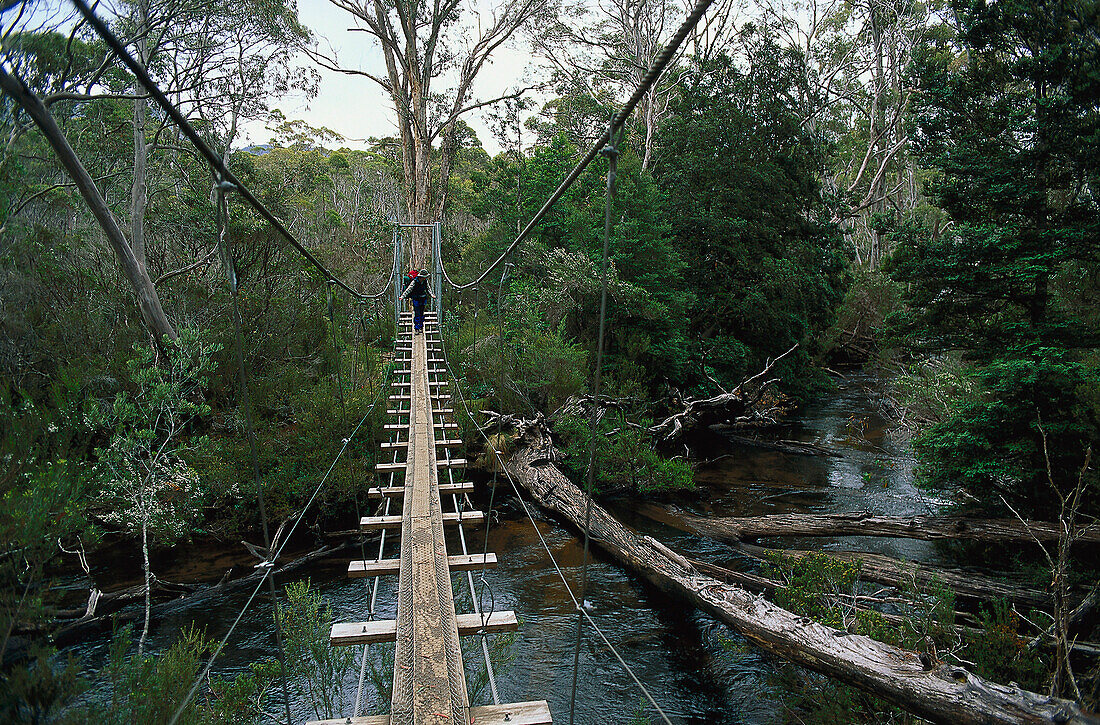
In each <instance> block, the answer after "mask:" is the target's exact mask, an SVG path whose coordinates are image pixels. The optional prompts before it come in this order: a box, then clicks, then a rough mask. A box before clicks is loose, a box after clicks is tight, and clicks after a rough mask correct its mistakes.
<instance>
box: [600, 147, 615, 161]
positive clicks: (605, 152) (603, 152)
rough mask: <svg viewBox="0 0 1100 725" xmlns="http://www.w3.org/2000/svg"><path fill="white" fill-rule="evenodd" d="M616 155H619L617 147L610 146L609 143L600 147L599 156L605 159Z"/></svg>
mask: <svg viewBox="0 0 1100 725" xmlns="http://www.w3.org/2000/svg"><path fill="white" fill-rule="evenodd" d="M618 155H619V149H618V147H616V146H612V145H611V144H607V145H606V146H604V147H603V148H602V149H600V156H603V157H604V158H605V159H610V158H614V157H616V156H618Z"/></svg>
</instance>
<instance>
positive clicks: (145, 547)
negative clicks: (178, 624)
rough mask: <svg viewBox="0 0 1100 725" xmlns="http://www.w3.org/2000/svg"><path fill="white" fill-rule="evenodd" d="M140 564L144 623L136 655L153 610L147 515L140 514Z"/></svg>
mask: <svg viewBox="0 0 1100 725" xmlns="http://www.w3.org/2000/svg"><path fill="white" fill-rule="evenodd" d="M141 566H142V570H143V571H144V572H145V623H144V624H143V625H142V627H141V639H139V640H138V650H137V651H138V657H141V654H142V652H144V651H145V638H146V637H148V636H149V615H150V613H151V612H152V610H153V572H152V570H151V569H150V568H149V516H148V514H142V519H141Z"/></svg>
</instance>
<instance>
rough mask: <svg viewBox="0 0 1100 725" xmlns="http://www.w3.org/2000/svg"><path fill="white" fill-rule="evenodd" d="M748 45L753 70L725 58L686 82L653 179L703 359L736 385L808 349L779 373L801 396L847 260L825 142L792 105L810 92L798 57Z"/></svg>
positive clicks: (763, 43)
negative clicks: (824, 187) (821, 175)
mask: <svg viewBox="0 0 1100 725" xmlns="http://www.w3.org/2000/svg"><path fill="white" fill-rule="evenodd" d="M746 38H747V39H746V53H747V54H748V63H747V67H740V66H738V65H737V64H735V63H734V62H733V61H732V60H730V59H729V58H725V57H722V58H718V59H716V60H715V61H714V65H713V66H712V67H707V68H698V69H694V70H693V72H692V73H691V74H690V75H689V76H688V78H687V79H686V82H685V85H684V88H683V90H682V92H681V93H680V95H679V97H678V98H677V99H676V100H675V101H674V103H673V105H672V107H671V117H670V118H669V120H668V122H667V123H666V124H665V126H664V127H663V128H662V130H661V135H660V141H661V143H660V148H659V152H658V157H657V164H656V178H657V180H658V182H659V183H660V184H661V185H662V187H663V188H664V189H665V190H666V192H667V203H666V207H665V216H666V218H667V219H669V220H670V223H671V224H672V232H673V234H674V236H675V238H676V239H677V242H678V244H679V245H680V247H681V248H682V249H690V250H692V256H691V258H689V259H688V260H687V261H688V265H687V269H686V270H685V278H686V281H687V284H688V287H689V289H690V291H691V292H692V293H693V296H694V299H695V302H694V303H693V304H691V305H690V306H689V308H688V310H687V314H688V318H689V320H690V325H689V331H688V334H689V335H690V337H691V338H693V339H698V340H699V341H700V342H699V343H698V350H699V353H697V354H699V355H700V356H703V355H704V354H705V359H706V362H707V364H708V365H709V366H710V367H711V368H712V369H713V370H714V371H715V372H716V373H717V374H718V377H719V379H720V380H725V381H727V382H728V381H733V382H734V383H736V382H739V381H740V380H741V379H742V378H743V377H744V376H745V375H746V374H748V373H749V372H750V371H755V370H756V369H759V367H760V366H762V364H763V362H764V359H765V358H766V357H774V356H776V355H778V354H779V353H782V352H784V351H785V350H787V349H788V348H789V347H791V346H792V345H793V344H794V343H795V342H801V343H802V348H801V350H800V351H799V353H798V354H797V355H793V356H791V357H790V358H788V359H786V360H785V361H784V362H783V363H782V364H781V366H780V367H781V368H782V369H780V370H779V371H778V372H779V374H780V375H781V376H782V377H783V379H784V381H785V382H788V383H791V384H793V385H794V386H796V387H797V386H798V385H799V384H802V385H805V383H806V382H808V380H807V379H808V377H809V375H810V374H809V373H808V372H807V369H806V368H807V365H808V362H809V360H810V356H811V355H812V354H813V352H814V351H815V348H814V341H815V339H816V336H817V335H819V334H820V333H821V332H822V331H824V330H825V329H826V328H828V327H829V325H830V324H832V322H833V317H834V309H835V307H836V305H837V304H838V303H839V302H840V300H841V298H842V295H843V292H844V287H845V283H846V277H845V269H846V265H847V261H846V259H845V256H844V254H842V252H841V247H840V244H841V240H840V236H839V234H837V232H836V230H835V229H834V228H833V227H832V225H831V224H830V223H829V221H828V219H829V209H828V207H827V206H826V204H825V200H824V198H823V196H822V194H821V192H820V189H819V186H818V181H817V174H818V172H819V170H820V168H821V163H822V159H821V144H820V140H819V139H818V138H817V137H815V136H814V135H813V134H812V133H811V132H810V131H809V130H808V128H809V127H808V126H807V125H806V124H803V123H802V122H801V116H800V115H799V113H798V109H797V108H796V107H795V105H794V101H793V98H795V97H797V96H798V94H799V92H800V90H804V89H802V88H801V86H800V84H801V83H803V79H804V76H803V75H802V74H801V72H800V70H799V68H800V65H799V63H798V62H797V57H796V56H795V55H794V52H793V51H790V50H786V49H782V48H780V47H779V46H778V45H776V44H775V43H774V42H773V41H772V40H770V39H769V38H768V37H766V36H762V35H760V34H758V33H750V34H749V35H747V36H746ZM704 351H705V353H704Z"/></svg>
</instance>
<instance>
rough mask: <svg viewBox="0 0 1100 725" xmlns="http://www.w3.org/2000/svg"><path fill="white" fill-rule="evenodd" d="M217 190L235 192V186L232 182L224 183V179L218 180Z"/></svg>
mask: <svg viewBox="0 0 1100 725" xmlns="http://www.w3.org/2000/svg"><path fill="white" fill-rule="evenodd" d="M218 188H219V189H221V190H222V191H236V190H237V185H236V184H234V183H233V182H232V181H226V180H225V179H218Z"/></svg>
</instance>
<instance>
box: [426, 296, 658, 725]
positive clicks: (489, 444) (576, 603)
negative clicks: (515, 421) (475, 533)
mask: <svg viewBox="0 0 1100 725" xmlns="http://www.w3.org/2000/svg"><path fill="white" fill-rule="evenodd" d="M498 305H499V301H498ZM439 337H440V346H441V349H442V353H443V360H444V362H445V364H446V365H447V367H448V369H453V368H452V365H451V362H450V358H449V356H448V353H447V344H446V342H445V337H444V335H443V334H442V325H441V326H440V336H439ZM474 347H475V348H476V347H477V341H476V340H475V341H474ZM454 389H455V394H456V396H457V399H458V401H459V403H461V405H462V409H463V411H464V412H465V414H466V418H467V419H468V420H469V421H470V422H471V423H472V424H473V425H474V427H475V428H476V429H477V432H478V433H479V434H480V435H481V437H482V438H483V439H484V440H485V446H486V451H487V452H489V453H491V455H492V456H493V458H494V459H495V461H494V465H493V471H494V473H496V472H497V471H498V470H499V471H502V472H503V473H504V475H505V477H506V478H507V479H508V483H509V484H510V485H511V488H512V491H513V493H514V494H515V496H516V500H518V501H519V503H520V507H521V508H522V509H523V513H524V514H525V515H526V516H527V520H528V521H529V522H530V524H531V528H532V529H533V530H534V532H535V534H536V535H537V536H538V538H539V542H540V543H541V544H542V548H543V550H544V551H545V552H546V555H547V556H548V557H549V558H550V563H551V565H552V566H553V567H554V571H555V572H556V573H557V575H558V578H559V579H561V583H562V586H564V587H565V591H566V593H567V594H568V595H569V599H570V600H571V601H572V602H573V607H574V608H575V609H576V610H577V611H578V612H579V613H580V616H582V617H583V618H584V619H585V621H586V622H587V623H588V625H589V626H590V627H591V628H592V630H593V631H594V632H595V633H596V635H597V636H598V637H599V639H600V641H601V642H603V644H604V646H605V647H607V649H608V650H609V651H610V652H611V654H612V656H613V657H614V658H615V660H616V661H617V662H618V663H619V665H620V667H622V669H623V671H624V672H626V674H627V675H628V676H629V677H630V679H631V680H632V681H633V682H634V685H635V686H636V687H637V688H638V690H639V691H640V692H641V693H642V695H643V696H644V697H645V698H646V700H648V701H649V704H650V705H651V706H652V707H653V709H655V710H656V711H657V713H658V714H659V716H660V717H661V720H662V721H663V722H665V723H666V725H672V723H671V721H670V720H669V719H668V716H667V715H666V714H665V711H664V710H663V709H661V706H660V705H658V704H657V700H656V699H655V698H654V697H653V695H652V693H650V691H649V688H647V687H646V686H645V684H644V683H643V682H642V681H641V680H640V679H638V676H637V675H636V674H635V673H634V670H633V669H631V667H630V665H629V664H627V662H626V660H625V659H624V658H623V656H622V654H620V653H619V650H618V649H617V648H616V647H615V645H614V644H613V643H612V642H611V640H610V639H608V637H607V635H606V634H604V632H603V630H602V629H600V626H599V625H598V624H597V623H596V621H595V620H594V619H593V618H592V616H591V615H590V614H589V613H588V611H587V610H586V609H585V608H584V606H583V602H582V601H581V600H580V599H578V597H577V595H576V594H575V593H574V592H573V588H572V587H571V586H570V585H569V580H568V579H566V577H565V572H563V571H562V568H561V565H560V564H559V563H558V561H557V559H556V558H555V557H554V553H553V551H551V550H550V545H549V544H548V543H547V542H546V539H545V538H544V537H543V535H542V531H540V530H539V526H538V524H537V523H536V521H535V517H534V514H532V513H531V509H530V507H529V506H528V505H527V502H526V500H525V499H524V497H523V493H522V491H521V490H520V487H519V485H518V484H517V483H516V481H515V479H514V478H513V477H512V473H511V472H510V471H509V470H508V468H507V467H506V466H505V465H504V458H503V457H502V455H501V451H499V450H498V449H497V444H496V442H495V441H493V440H490V438H489V436H488V434H486V432H485V428H483V427H482V426H480V425H478V423H477V421H476V419H475V418H474V415H473V413H472V412H471V411H470V407H469V405H468V403H467V401H466V396H465V394H464V393H463V392H462V387H461V386H460V385H459V384H458V381H457V379H456V380H455V385H454ZM486 515H487V516H491V515H492V505H491V504H490V508H489V511H487V512H486ZM486 525H488V521H486ZM487 553H488V537H486V545H485V548H484V550H483V551H482V556H483V557H484V556H486V554H487ZM483 561H484V559H483ZM482 576H483V577H484V568H483V569H482Z"/></svg>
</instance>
